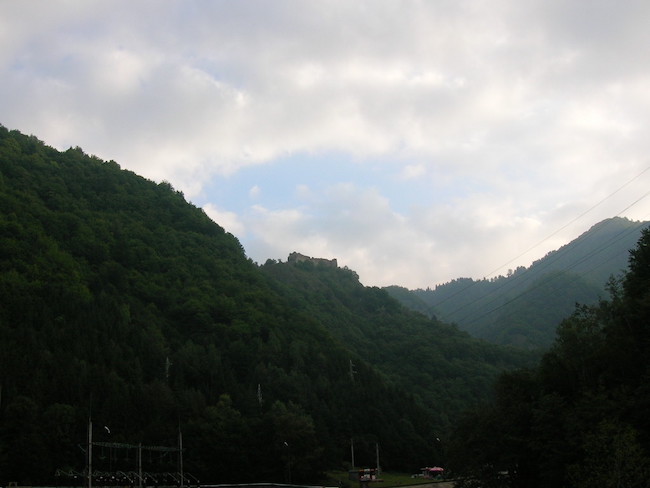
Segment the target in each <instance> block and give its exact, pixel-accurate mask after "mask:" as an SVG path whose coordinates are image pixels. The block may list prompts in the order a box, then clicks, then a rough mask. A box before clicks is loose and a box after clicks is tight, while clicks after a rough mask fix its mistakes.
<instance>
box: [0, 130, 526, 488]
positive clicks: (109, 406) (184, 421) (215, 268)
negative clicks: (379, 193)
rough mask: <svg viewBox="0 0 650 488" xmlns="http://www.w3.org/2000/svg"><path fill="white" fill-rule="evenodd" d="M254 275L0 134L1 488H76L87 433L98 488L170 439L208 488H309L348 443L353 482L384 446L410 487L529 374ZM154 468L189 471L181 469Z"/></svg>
mask: <svg viewBox="0 0 650 488" xmlns="http://www.w3.org/2000/svg"><path fill="white" fill-rule="evenodd" d="M262 268H263V269H260V268H259V267H258V266H256V265H255V264H254V263H253V262H251V261H250V260H249V259H247V258H246V256H245V254H244V251H243V249H242V248H241V246H240V244H239V242H238V241H237V239H236V238H235V237H233V236H232V235H230V234H228V233H226V232H224V230H223V229H222V228H221V227H219V226H218V225H217V224H215V223H213V222H212V221H211V220H210V219H209V218H208V217H207V216H206V215H205V214H204V212H203V211H202V210H200V209H198V208H196V207H194V206H193V205H191V204H189V203H187V202H186V201H185V199H184V197H183V195H182V194H181V193H179V192H177V191H175V190H174V189H173V188H172V187H171V185H169V184H166V183H161V184H155V183H153V182H151V181H148V180H146V179H144V178H141V177H139V176H138V175H136V174H134V173H131V172H129V171H124V170H122V169H120V167H119V166H118V165H117V164H116V163H115V162H112V161H111V162H105V161H101V160H99V159H98V158H95V157H92V156H88V155H86V154H84V153H83V151H82V150H81V149H79V148H74V149H69V150H67V151H64V152H59V151H56V150H54V149H52V148H50V147H47V146H45V145H44V144H42V143H41V142H40V141H39V140H38V139H36V138H35V137H31V136H25V135H22V134H20V133H18V132H16V131H9V130H7V129H5V128H3V127H0V484H2V483H5V482H8V481H18V482H19V483H22V484H40V483H60V484H67V483H71V482H72V481H71V479H67V478H65V477H64V478H60V479H56V480H55V479H53V475H54V473H55V472H56V470H57V469H61V471H60V472H59V473H60V474H66V473H68V474H70V473H74V472H77V473H81V472H82V471H83V469H84V466H85V456H86V454H85V452H84V450H85V448H84V442H85V439H86V436H87V431H86V429H87V425H88V420H89V418H92V420H93V425H95V429H94V437H93V440H94V441H95V442H97V443H98V444H97V446H96V450H95V451H96V453H95V454H96V456H95V458H94V464H95V469H96V470H97V472H101V471H102V470H104V471H108V470H109V469H112V470H117V469H119V470H121V471H122V472H127V471H128V472H133V471H134V469H135V457H136V453H135V452H134V451H133V450H129V448H128V446H135V445H138V444H140V443H142V444H143V445H149V446H174V445H176V443H177V441H178V438H179V430H180V431H181V432H182V436H183V446H184V447H185V452H184V463H185V469H186V471H187V472H191V473H193V474H195V475H196V476H197V477H199V478H200V479H201V480H202V481H204V482H229V481H288V480H289V479H291V480H292V481H314V480H317V479H318V476H319V473H320V472H321V471H322V470H323V469H325V468H327V467H332V466H337V467H338V466H341V463H342V462H343V461H345V460H347V459H348V458H349V452H350V451H349V442H350V439H351V438H354V439H355V445H356V446H358V450H357V453H356V454H357V462H358V463H368V464H370V463H374V447H375V443H379V444H380V445H381V452H382V465H383V466H384V467H385V468H388V469H390V468H394V469H416V468H418V467H419V466H420V465H424V464H427V463H428V462H430V461H431V457H432V455H433V448H432V439H433V438H434V437H433V435H434V432H436V433H437V430H436V429H438V428H439V427H441V426H444V425H448V420H447V419H446V417H448V416H449V415H450V413H449V412H451V411H453V410H455V409H457V408H461V407H462V406H465V405H469V404H471V403H472V402H474V401H476V400H477V399H478V398H480V397H483V396H484V395H485V394H486V392H487V390H488V389H487V383H488V382H489V381H490V380H491V378H493V377H494V375H495V374H496V373H497V372H498V371H499V370H501V369H502V368H507V367H510V366H512V365H514V364H517V361H519V360H521V359H522V358H520V357H516V356H512V355H509V354H504V352H503V350H501V349H499V348H495V347H485V346H483V345H481V344H480V343H479V342H477V341H475V340H471V339H469V338H468V337H466V336H465V335H464V334H462V333H459V332H458V331H455V330H453V329H451V328H449V327H445V326H442V325H441V324H439V323H437V322H434V321H429V320H425V319H423V318H422V317H417V316H415V315H413V314H410V313H409V314H405V313H404V312H403V311H402V309H401V306H400V305H398V304H397V302H395V301H393V300H392V299H388V297H387V295H386V294H385V292H383V291H382V290H379V289H374V288H371V289H366V288H365V287H363V286H362V285H360V284H359V283H358V280H357V279H356V276H355V275H354V273H352V272H350V271H346V270H337V269H333V270H331V272H332V274H331V275H328V276H327V277H326V279H325V281H327V280H329V282H328V283H327V284H326V285H325V284H324V283H325V281H323V279H321V278H318V279H315V278H314V277H313V276H312V275H310V273H311V271H312V270H303V269H301V268H295V269H294V268H288V267H286V266H284V265H282V266H281V265H279V264H278V265H267V266H263V267H262ZM297 272H300V273H302V274H296V273H297ZM285 274H286V276H285ZM299 279H305V280H306V281H305V282H304V283H303V284H300V283H299V282H298V281H296V280H299ZM291 280H294V282H293V283H291ZM429 356H431V357H429ZM351 364H353V368H354V372H355V374H353V375H350V366H351ZM379 366H381V368H380V367H379ZM110 446H113V447H110ZM115 446H119V447H120V448H121V449H122V451H119V454H118V452H117V451H116V449H117V447H115ZM125 446H127V447H125ZM80 447H81V448H80ZM163 454H164V455H163ZM143 462H144V466H143V469H144V470H145V471H155V472H160V471H166V470H169V471H176V470H177V469H178V456H177V454H176V458H174V452H173V450H170V451H153V452H151V451H150V452H149V456H145V458H144V459H143Z"/></svg>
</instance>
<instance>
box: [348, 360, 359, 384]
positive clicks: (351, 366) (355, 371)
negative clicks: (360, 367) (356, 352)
mask: <svg viewBox="0 0 650 488" xmlns="http://www.w3.org/2000/svg"><path fill="white" fill-rule="evenodd" d="M355 374H357V370H356V369H354V363H353V362H352V359H350V379H351V380H352V383H354V375H355Z"/></svg>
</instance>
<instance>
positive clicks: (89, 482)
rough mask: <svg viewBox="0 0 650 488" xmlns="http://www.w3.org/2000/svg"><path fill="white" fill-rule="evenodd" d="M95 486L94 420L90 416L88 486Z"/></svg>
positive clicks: (90, 487) (89, 487)
mask: <svg viewBox="0 0 650 488" xmlns="http://www.w3.org/2000/svg"><path fill="white" fill-rule="evenodd" d="M92 486H93V421H92V419H90V418H88V488H92Z"/></svg>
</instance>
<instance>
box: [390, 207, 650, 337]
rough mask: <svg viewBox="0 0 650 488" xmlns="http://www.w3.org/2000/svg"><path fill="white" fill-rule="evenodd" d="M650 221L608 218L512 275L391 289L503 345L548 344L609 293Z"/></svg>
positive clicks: (411, 303) (429, 311)
mask: <svg viewBox="0 0 650 488" xmlns="http://www.w3.org/2000/svg"><path fill="white" fill-rule="evenodd" d="M647 225H648V223H647V222H634V221H630V220H627V219H624V218H618V217H616V218H612V219H607V220H605V221H603V222H600V223H599V224H596V225H594V226H593V227H592V228H591V229H590V230H589V231H587V232H585V233H584V234H583V235H581V236H580V237H578V238H577V239H575V240H574V241H572V242H570V243H569V244H567V245H565V246H563V247H561V248H560V249H558V250H557V251H553V252H550V253H549V254H547V255H546V256H545V257H544V258H542V259H540V260H538V261H536V262H534V263H533V264H532V265H531V266H530V267H529V268H524V267H520V268H517V269H516V270H514V271H513V272H511V273H509V275H508V276H499V277H497V278H493V279H490V280H488V279H483V280H472V279H469V278H460V279H457V280H453V281H451V282H449V283H445V284H443V285H439V286H437V287H436V288H435V289H426V290H413V291H410V294H412V295H415V297H416V298H417V301H414V300H415V298H409V299H408V300H407V299H406V298H405V297H406V296H407V293H406V292H407V290H404V289H397V290H396V289H395V288H388V291H389V292H390V293H391V294H392V295H393V296H394V297H395V298H397V299H399V300H401V301H402V303H404V304H405V305H406V306H411V307H412V308H413V309H414V310H418V311H423V308H422V305H421V304H422V303H425V304H426V305H427V308H426V309H425V311H424V312H425V313H427V314H429V315H436V316H437V317H438V318H440V319H441V320H444V321H447V322H453V323H455V324H457V325H458V327H459V328H461V329H463V330H466V331H468V332H469V333H470V334H472V335H474V336H476V337H480V338H483V339H487V340H489V341H492V342H495V343H497V344H510V345H515V346H518V347H524V348H546V347H548V346H549V345H550V344H551V343H552V341H553V339H554V337H555V329H556V328H557V326H558V325H559V323H560V322H561V320H562V319H563V318H564V317H566V316H567V315H569V314H570V313H571V312H572V310H573V307H574V305H575V303H584V304H592V303H595V302H596V301H598V299H599V298H600V297H601V296H603V295H604V293H605V285H606V283H607V281H608V280H609V278H610V276H612V275H614V276H617V275H619V274H620V273H621V272H622V271H623V270H624V269H625V266H626V260H627V255H628V251H629V249H631V248H632V247H634V245H635V243H636V240H637V239H638V238H639V235H640V232H641V229H643V228H644V227H646V226H647Z"/></svg>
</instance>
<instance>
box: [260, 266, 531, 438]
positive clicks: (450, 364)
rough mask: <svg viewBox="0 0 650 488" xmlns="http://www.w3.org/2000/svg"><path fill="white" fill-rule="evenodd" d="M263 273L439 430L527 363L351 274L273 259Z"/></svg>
mask: <svg viewBox="0 0 650 488" xmlns="http://www.w3.org/2000/svg"><path fill="white" fill-rule="evenodd" d="M262 270H263V271H264V272H265V273H266V274H267V275H268V276H270V277H271V278H272V279H273V281H275V282H277V283H278V284H281V285H282V286H279V287H278V290H279V292H280V293H282V294H283V295H284V296H286V297H287V299H288V300H289V301H290V302H291V304H292V306H293V307H294V308H296V309H300V310H304V311H305V312H306V313H308V314H309V315H311V316H314V317H319V319H320V321H321V323H322V324H323V325H324V326H325V327H326V328H327V330H328V331H329V332H331V334H332V335H333V336H334V337H336V338H337V339H339V340H340V341H341V343H342V344H344V345H345V346H346V347H348V348H349V349H351V350H352V351H354V352H355V354H356V355H358V357H361V358H363V359H364V360H365V361H367V362H368V363H370V364H373V365H375V366H376V367H377V368H378V369H379V370H380V371H381V372H382V373H384V374H385V375H386V376H387V377H389V378H390V379H391V380H393V381H394V382H395V383H397V384H400V385H402V386H403V387H404V388H406V389H407V390H408V391H411V392H415V393H416V394H417V395H418V397H419V398H421V399H422V400H423V401H424V404H425V405H426V406H427V407H428V408H429V409H430V410H431V412H432V413H433V414H434V418H435V423H436V424H435V425H436V428H437V429H443V428H446V427H448V426H449V424H450V422H451V421H453V420H454V419H455V418H457V416H458V414H459V413H460V412H461V411H462V410H464V409H466V408H468V407H469V406H471V405H473V404H475V403H476V402H477V401H480V399H481V398H487V396H488V395H489V392H490V390H491V385H492V381H493V380H494V378H495V377H496V376H497V375H498V374H499V372H501V371H503V370H507V369H512V368H513V367H516V366H517V365H520V366H521V365H524V364H526V363H530V362H531V361H532V356H530V355H527V354H522V353H521V352H517V351H516V350H513V349H506V348H501V347H496V346H494V345H491V344H489V343H486V342H483V341H479V340H476V339H474V338H472V337H471V336H469V335H468V334H467V333H466V332H462V331H459V330H458V329H457V328H455V327H452V326H449V325H446V324H443V323H441V322H439V321H437V320H435V319H429V318H426V317H424V316H423V315H422V314H419V313H415V312H411V311H409V310H408V309H406V308H404V307H402V306H401V305H400V303H399V302H398V301H397V300H395V299H393V298H392V297H391V296H390V295H389V294H388V293H387V292H386V291H385V290H382V289H380V288H376V287H364V286H363V285H362V284H361V283H359V280H358V276H357V275H356V273H354V272H353V271H351V270H348V269H340V268H333V267H327V266H319V265H318V264H314V263H311V262H304V263H295V264H294V263H290V262H287V263H282V262H276V261H271V260H269V261H267V263H266V264H265V265H264V266H263V267H262ZM361 380H362V379H361Z"/></svg>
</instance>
